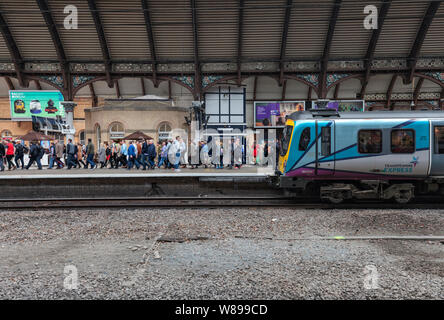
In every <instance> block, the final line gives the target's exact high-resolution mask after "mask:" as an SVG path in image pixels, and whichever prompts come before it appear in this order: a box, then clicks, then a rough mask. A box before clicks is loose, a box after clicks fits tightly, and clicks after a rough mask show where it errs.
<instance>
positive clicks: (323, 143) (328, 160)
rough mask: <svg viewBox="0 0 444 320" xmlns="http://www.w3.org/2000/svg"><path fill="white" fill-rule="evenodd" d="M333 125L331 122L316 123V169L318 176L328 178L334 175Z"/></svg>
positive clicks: (319, 121)
mask: <svg viewBox="0 0 444 320" xmlns="http://www.w3.org/2000/svg"><path fill="white" fill-rule="evenodd" d="M334 129H335V123H334V121H331V120H317V121H316V145H315V147H316V151H315V152H316V169H315V174H316V175H318V176H329V175H333V174H334V173H335V156H334V150H335V146H334V141H335V139H334V134H335V132H334Z"/></svg>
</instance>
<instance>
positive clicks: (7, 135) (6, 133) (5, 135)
mask: <svg viewBox="0 0 444 320" xmlns="http://www.w3.org/2000/svg"><path fill="white" fill-rule="evenodd" d="M2 139H12V133H11V131H9V130H3V131H2Z"/></svg>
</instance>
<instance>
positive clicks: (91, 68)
mask: <svg viewBox="0 0 444 320" xmlns="http://www.w3.org/2000/svg"><path fill="white" fill-rule="evenodd" d="M71 71H72V72H105V65H104V64H103V63H71Z"/></svg>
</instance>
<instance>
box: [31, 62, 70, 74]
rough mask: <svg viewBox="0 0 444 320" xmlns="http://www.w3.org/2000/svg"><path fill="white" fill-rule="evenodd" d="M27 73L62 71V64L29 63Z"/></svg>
mask: <svg viewBox="0 0 444 320" xmlns="http://www.w3.org/2000/svg"><path fill="white" fill-rule="evenodd" d="M25 70H26V71H43V72H45V71H61V70H62V68H61V67H60V63H58V62H48V63H37V62H27V63H25Z"/></svg>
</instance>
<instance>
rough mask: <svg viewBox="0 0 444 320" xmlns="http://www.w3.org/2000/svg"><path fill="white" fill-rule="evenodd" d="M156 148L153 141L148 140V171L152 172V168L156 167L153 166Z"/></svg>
mask: <svg viewBox="0 0 444 320" xmlns="http://www.w3.org/2000/svg"><path fill="white" fill-rule="evenodd" d="M156 155H157V152H156V146H155V145H154V141H153V140H150V141H149V142H148V163H149V165H150V169H151V170H154V168H155V167H156V165H155V160H156Z"/></svg>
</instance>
